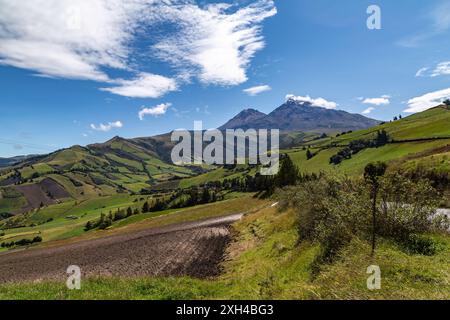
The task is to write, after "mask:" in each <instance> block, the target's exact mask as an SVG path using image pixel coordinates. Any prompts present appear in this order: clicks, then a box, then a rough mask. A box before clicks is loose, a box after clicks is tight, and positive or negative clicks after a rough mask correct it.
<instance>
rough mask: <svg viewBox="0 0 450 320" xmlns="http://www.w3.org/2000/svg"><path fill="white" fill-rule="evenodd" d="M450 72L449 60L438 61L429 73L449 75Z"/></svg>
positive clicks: (433, 75)
mask: <svg viewBox="0 0 450 320" xmlns="http://www.w3.org/2000/svg"><path fill="white" fill-rule="evenodd" d="M449 74H450V61H445V62H441V63H439V64H438V65H437V66H436V68H435V69H434V70H433V73H432V74H431V76H432V77H437V76H443V75H449Z"/></svg>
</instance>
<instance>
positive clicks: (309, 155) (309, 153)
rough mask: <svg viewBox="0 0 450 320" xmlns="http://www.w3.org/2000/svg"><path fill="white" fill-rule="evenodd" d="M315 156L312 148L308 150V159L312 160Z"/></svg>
mask: <svg viewBox="0 0 450 320" xmlns="http://www.w3.org/2000/svg"><path fill="white" fill-rule="evenodd" d="M313 157H314V154H313V153H312V152H311V150H308V151H306V159H307V160H310V159H312V158H313Z"/></svg>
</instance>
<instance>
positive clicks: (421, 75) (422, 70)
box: [416, 67, 430, 78]
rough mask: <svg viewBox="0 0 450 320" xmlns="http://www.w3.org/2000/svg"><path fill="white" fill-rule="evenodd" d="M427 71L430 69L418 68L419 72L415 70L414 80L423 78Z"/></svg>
mask: <svg viewBox="0 0 450 320" xmlns="http://www.w3.org/2000/svg"><path fill="white" fill-rule="evenodd" d="M429 69H430V68H428V67H423V68H420V69H419V70H417V72H416V78H419V77H423V76H425V75H426V72H427V71H428V70H429Z"/></svg>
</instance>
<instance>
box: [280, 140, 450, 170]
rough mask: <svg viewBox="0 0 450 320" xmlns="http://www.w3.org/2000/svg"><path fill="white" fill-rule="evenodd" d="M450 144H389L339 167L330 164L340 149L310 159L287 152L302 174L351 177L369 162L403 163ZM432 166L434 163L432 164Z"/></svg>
mask: <svg viewBox="0 0 450 320" xmlns="http://www.w3.org/2000/svg"><path fill="white" fill-rule="evenodd" d="M449 144H450V139H448V140H446V139H444V140H435V141H426V142H408V143H395V144H388V145H385V146H383V147H380V148H369V149H365V150H362V151H361V152H359V153H358V154H356V155H353V156H352V158H351V159H348V160H344V161H343V162H342V163H341V164H339V165H332V164H330V158H331V156H333V155H335V154H337V152H338V151H339V150H340V148H330V149H325V150H322V151H318V150H313V152H318V153H317V155H316V156H315V157H314V158H312V159H310V160H307V159H306V151H305V150H287V154H289V156H290V157H291V159H292V161H294V163H295V164H296V165H297V166H298V167H299V169H300V171H301V172H307V173H313V172H314V173H319V172H321V171H324V172H333V171H336V172H340V173H346V174H349V175H360V174H362V173H363V171H364V167H365V166H366V165H367V164H368V163H369V162H374V161H384V162H388V163H389V162H399V161H400V162H401V161H403V159H405V160H406V159H407V158H408V157H411V156H414V155H420V154H421V153H423V152H426V151H428V150H429V151H431V150H434V149H436V148H438V147H442V146H446V145H449ZM430 164H432V163H430Z"/></svg>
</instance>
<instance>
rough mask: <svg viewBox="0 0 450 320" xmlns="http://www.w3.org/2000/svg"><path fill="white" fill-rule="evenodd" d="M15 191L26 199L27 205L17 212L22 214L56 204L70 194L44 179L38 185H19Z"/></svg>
mask: <svg viewBox="0 0 450 320" xmlns="http://www.w3.org/2000/svg"><path fill="white" fill-rule="evenodd" d="M16 189H17V190H18V191H19V192H20V193H22V194H23V195H24V197H25V198H26V199H27V202H28V205H26V206H25V207H23V208H21V209H20V210H18V211H17V212H15V213H16V214H18V213H24V212H27V211H30V210H33V209H37V208H39V207H40V206H41V204H43V205H44V206H47V205H50V204H54V203H56V200H58V199H64V198H69V197H70V194H69V193H68V192H67V191H66V190H65V189H64V188H63V187H62V186H61V185H60V184H58V183H57V182H56V181H55V180H53V179H50V178H45V179H44V180H42V181H41V182H39V183H38V184H29V185H20V186H16Z"/></svg>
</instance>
